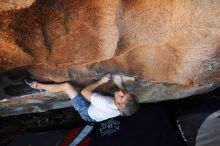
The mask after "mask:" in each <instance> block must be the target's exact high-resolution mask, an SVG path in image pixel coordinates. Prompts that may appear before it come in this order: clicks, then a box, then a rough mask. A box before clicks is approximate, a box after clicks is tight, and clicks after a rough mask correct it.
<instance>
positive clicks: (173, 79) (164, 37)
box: [0, 0, 220, 99]
mask: <svg viewBox="0 0 220 146" xmlns="http://www.w3.org/2000/svg"><path fill="white" fill-rule="evenodd" d="M28 2H29V1H28ZM1 3H3V2H1ZM5 3H7V4H10V2H9V1H5V2H4V4H5ZM219 5H220V1H218V0H211V1H206V0H194V1H192V0H186V1H181V0H167V1H162V0H150V1H149V0H130V1H125V0H121V1H116V0H115V1H109V0H76V1H72V0H56V1H50V0H36V1H35V2H33V3H32V4H31V5H28V6H27V5H26V4H24V7H25V8H22V9H19V10H16V8H7V11H6V9H3V8H1V7H0V9H1V12H0V57H1V58H0V70H1V72H4V71H6V70H9V69H15V68H18V67H19V68H24V69H27V70H28V71H29V72H30V74H32V76H34V77H35V78H36V79H39V80H45V81H49V80H52V81H56V82H63V81H72V82H74V83H79V84H82V85H85V84H88V83H89V82H90V81H91V80H95V79H99V78H100V77H101V76H102V75H104V74H105V73H108V72H110V73H121V74H125V75H132V76H135V77H136V78H137V79H139V80H142V81H152V82H158V83H168V84H174V85H177V86H179V87H180V88H181V87H182V88H184V91H185V88H186V87H187V88H190V87H192V89H194V88H200V87H201V89H203V88H202V87H204V86H205V85H207V86H206V87H207V88H208V87H210V89H212V87H213V86H217V85H218V83H219V80H220V43H219V41H220V29H219V27H220V9H219ZM209 85H213V86H209ZM183 86H184V87H183ZM206 87H205V88H206ZM193 91H195V92H194V94H195V93H197V90H192V92H190V95H191V94H193ZM204 91H207V90H204ZM181 93H182V90H181ZM182 95H183V94H182ZM187 95H189V94H184V96H187ZM178 97H183V96H178ZM167 98H168V97H167ZM163 99H166V97H163Z"/></svg>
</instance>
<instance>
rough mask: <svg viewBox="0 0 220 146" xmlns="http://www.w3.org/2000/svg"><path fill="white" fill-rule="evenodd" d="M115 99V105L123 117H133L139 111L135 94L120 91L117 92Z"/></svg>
mask: <svg viewBox="0 0 220 146" xmlns="http://www.w3.org/2000/svg"><path fill="white" fill-rule="evenodd" d="M114 98H115V104H116V106H117V107H118V109H119V111H120V112H121V115H122V116H131V115H132V114H134V113H135V112H137V111H138V109H139V102H138V98H137V96H136V95H134V94H130V93H128V92H126V91H122V90H119V91H116V92H115V97H114Z"/></svg>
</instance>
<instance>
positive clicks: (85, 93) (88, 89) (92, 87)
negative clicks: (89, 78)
mask: <svg viewBox="0 0 220 146" xmlns="http://www.w3.org/2000/svg"><path fill="white" fill-rule="evenodd" d="M109 80H110V76H109V75H106V76H104V77H102V78H101V80H99V81H97V82H95V83H93V84H90V85H88V86H87V87H85V88H84V89H83V90H82V91H81V93H82V95H83V96H84V97H85V98H86V99H87V100H88V101H91V96H92V91H93V90H95V89H96V88H97V87H99V86H100V85H102V84H105V83H107V82H108V81H109Z"/></svg>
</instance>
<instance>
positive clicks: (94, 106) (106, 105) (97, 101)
mask: <svg viewBox="0 0 220 146" xmlns="http://www.w3.org/2000/svg"><path fill="white" fill-rule="evenodd" d="M88 114H89V116H90V117H91V118H92V119H94V120H96V121H97V122H100V121H103V120H106V119H109V118H112V117H117V116H119V115H120V112H119V110H118V108H117V106H116V105H115V102H114V100H113V99H112V98H111V97H109V96H103V95H100V94H97V93H93V94H92V96H91V105H90V106H89V109H88Z"/></svg>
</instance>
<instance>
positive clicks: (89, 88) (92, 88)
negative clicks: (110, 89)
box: [83, 81, 104, 92]
mask: <svg viewBox="0 0 220 146" xmlns="http://www.w3.org/2000/svg"><path fill="white" fill-rule="evenodd" d="M102 84H104V83H103V82H102V81H97V82H95V83H93V84H90V85H88V86H87V87H85V88H84V89H83V90H87V91H91V92H92V91H93V90H95V89H96V88H97V87H99V86H101V85H102Z"/></svg>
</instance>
